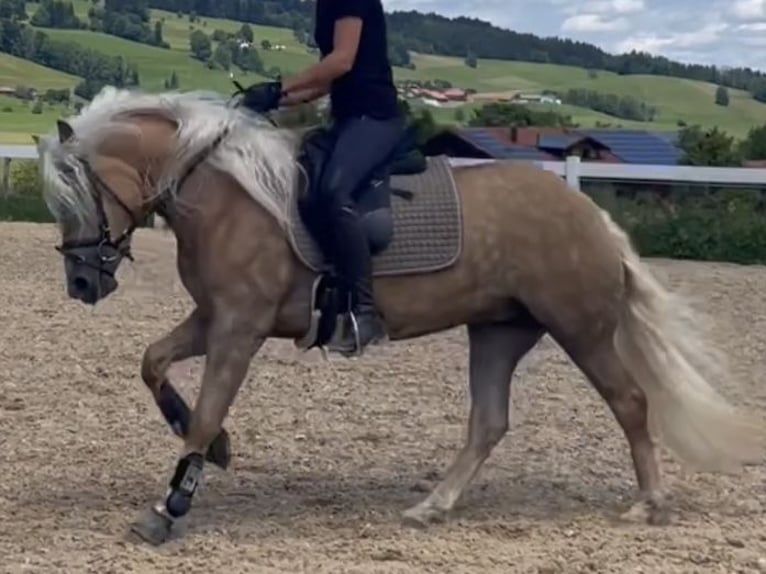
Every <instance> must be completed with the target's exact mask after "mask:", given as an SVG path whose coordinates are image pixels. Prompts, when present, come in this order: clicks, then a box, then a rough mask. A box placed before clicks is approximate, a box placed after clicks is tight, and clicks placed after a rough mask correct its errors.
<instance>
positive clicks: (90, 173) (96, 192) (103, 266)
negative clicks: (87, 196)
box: [56, 159, 143, 278]
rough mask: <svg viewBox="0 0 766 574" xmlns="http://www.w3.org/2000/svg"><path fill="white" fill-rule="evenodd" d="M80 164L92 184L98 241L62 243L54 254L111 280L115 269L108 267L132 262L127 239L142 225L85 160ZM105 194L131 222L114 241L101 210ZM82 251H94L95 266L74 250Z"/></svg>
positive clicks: (92, 239)
mask: <svg viewBox="0 0 766 574" xmlns="http://www.w3.org/2000/svg"><path fill="white" fill-rule="evenodd" d="M81 163H82V166H83V167H84V168H85V173H86V175H87V177H88V181H90V182H91V184H92V185H91V186H90V190H91V195H92V196H93V200H94V202H95V204H96V213H97V214H98V229H99V234H98V236H97V237H92V238H89V239H72V240H69V241H64V242H62V243H61V245H57V246H56V251H58V252H59V253H61V254H62V255H63V256H64V257H66V258H68V259H71V260H72V261H74V262H75V263H77V264H78V265H84V266H86V267H90V268H91V269H95V270H96V271H98V272H99V274H104V275H107V276H109V277H111V278H114V272H115V269H110V266H111V265H112V264H114V262H115V261H117V260H118V259H119V258H120V257H125V258H127V259H129V260H130V261H133V254H132V253H131V251H130V238H131V236H132V235H133V232H134V231H135V230H136V228H137V227H139V226H140V225H141V224H142V223H143V222H142V221H140V220H139V219H138V218H137V217H136V215H135V214H134V213H133V211H132V210H131V209H130V208H129V207H128V206H127V205H126V204H125V202H124V201H122V199H120V196H119V195H117V194H116V193H115V191H114V190H113V189H112V188H111V187H110V186H109V185H108V184H107V183H106V182H105V181H104V180H103V179H102V178H101V177H100V176H99V175H98V174H97V173H96V172H95V171H94V170H93V168H92V167H91V165H90V163H88V161H87V160H84V159H83V160H81ZM105 193H106V194H108V195H109V196H110V197H111V198H112V199H113V200H114V202H115V203H116V204H117V205H119V206H120V208H121V209H122V210H123V211H124V212H125V213H126V214H127V215H128V218H129V219H130V225H129V226H128V227H127V228H126V229H125V230H124V231H123V232H122V233H121V234H120V235H119V236H118V237H116V238H112V230H111V227H110V225H109V220H108V218H107V217H106V210H105V209H104V194H105ZM83 247H96V256H97V258H98V260H97V263H93V262H92V261H90V260H89V259H88V258H86V257H84V256H82V255H81V254H79V253H76V250H78V249H81V248H83Z"/></svg>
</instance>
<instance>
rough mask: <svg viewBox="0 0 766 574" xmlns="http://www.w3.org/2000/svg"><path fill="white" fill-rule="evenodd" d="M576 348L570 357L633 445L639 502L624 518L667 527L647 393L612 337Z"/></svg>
mask: <svg viewBox="0 0 766 574" xmlns="http://www.w3.org/2000/svg"><path fill="white" fill-rule="evenodd" d="M563 346H564V347H565V348H566V347H567V346H566V345H563ZM577 348H578V350H577V351H572V350H568V352H569V355H570V357H572V360H573V361H574V362H575V363H576V364H577V366H578V367H580V369H582V371H583V372H584V373H585V375H586V376H587V377H588V379H589V380H590V382H591V383H592V384H593V386H594V387H595V388H596V390H597V391H598V393H599V394H600V395H601V396H602V397H603V398H604V400H605V401H606V402H607V404H608V405H609V408H610V409H611V411H612V413H613V414H614V416H615V418H616V419H617V422H618V423H619V424H620V426H621V427H622V430H623V431H624V433H625V437H626V438H627V439H628V444H629V445H630V453H631V456H632V458H633V466H634V468H635V472H636V478H637V481H638V487H639V490H640V500H639V501H638V502H637V503H636V504H635V505H634V506H633V507H632V508H631V509H630V510H629V511H628V512H625V513H624V514H623V515H622V518H623V519H625V520H642V521H646V522H648V523H649V524H655V525H660V524H667V522H668V520H669V514H668V508H667V501H666V497H665V493H664V492H663V485H662V477H661V475H660V468H659V462H658V455H657V452H656V449H655V446H654V443H653V441H652V439H651V436H650V434H649V427H648V409H647V401H646V396H645V394H644V392H643V391H642V390H641V388H640V387H639V386H638V384H637V383H636V382H635V380H634V379H633V376H632V375H631V374H630V372H628V370H627V369H626V368H625V366H624V365H623V363H622V361H621V360H620V358H619V356H618V355H617V351H616V350H615V348H614V344H613V342H612V339H611V337H605V338H604V339H602V341H601V342H599V343H598V344H597V345H595V346H594V347H592V348H589V349H585V348H583V347H582V346H578V347H577Z"/></svg>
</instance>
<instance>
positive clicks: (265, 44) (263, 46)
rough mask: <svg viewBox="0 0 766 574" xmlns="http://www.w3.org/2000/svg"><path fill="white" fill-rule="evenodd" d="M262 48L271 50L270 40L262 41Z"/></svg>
mask: <svg viewBox="0 0 766 574" xmlns="http://www.w3.org/2000/svg"><path fill="white" fill-rule="evenodd" d="M261 48H263V49H264V50H271V42H269V41H268V40H261Z"/></svg>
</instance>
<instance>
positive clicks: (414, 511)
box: [402, 504, 446, 529]
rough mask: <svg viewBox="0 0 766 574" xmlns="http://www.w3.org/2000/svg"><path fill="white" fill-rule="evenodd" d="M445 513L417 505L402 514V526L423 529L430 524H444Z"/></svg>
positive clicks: (430, 507)
mask: <svg viewBox="0 0 766 574" xmlns="http://www.w3.org/2000/svg"><path fill="white" fill-rule="evenodd" d="M445 517H446V512H445V511H444V510H439V509H438V508H434V507H433V506H427V505H423V504H419V505H417V506H413V507H412V508H410V509H409V510H405V511H404V512H403V513H402V524H403V525H404V526H409V527H410V528H418V529H424V528H428V526H430V525H431V524H436V523H439V522H444V520H445Z"/></svg>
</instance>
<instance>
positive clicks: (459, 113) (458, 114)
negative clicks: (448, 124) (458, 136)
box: [455, 108, 465, 124]
mask: <svg viewBox="0 0 766 574" xmlns="http://www.w3.org/2000/svg"><path fill="white" fill-rule="evenodd" d="M455 121H456V122H458V123H461V124H462V123H463V122H464V121H465V111H463V108H457V109H456V110H455Z"/></svg>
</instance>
